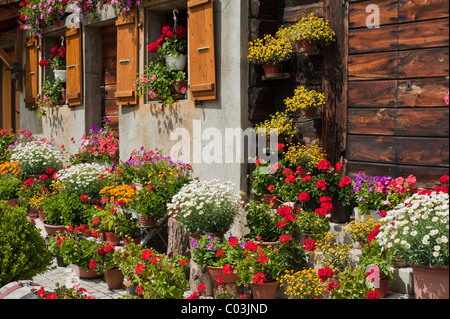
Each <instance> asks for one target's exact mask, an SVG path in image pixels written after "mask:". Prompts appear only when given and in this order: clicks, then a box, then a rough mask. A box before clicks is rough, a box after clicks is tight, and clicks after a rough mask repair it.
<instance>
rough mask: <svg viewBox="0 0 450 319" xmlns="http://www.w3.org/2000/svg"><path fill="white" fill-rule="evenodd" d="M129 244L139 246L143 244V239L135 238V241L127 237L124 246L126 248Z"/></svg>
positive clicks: (124, 239)
mask: <svg viewBox="0 0 450 319" xmlns="http://www.w3.org/2000/svg"><path fill="white" fill-rule="evenodd" d="M129 243H135V244H136V245H139V244H140V243H141V237H134V238H133V239H128V238H127V237H124V238H123V245H124V246H126V245H128V244H129Z"/></svg>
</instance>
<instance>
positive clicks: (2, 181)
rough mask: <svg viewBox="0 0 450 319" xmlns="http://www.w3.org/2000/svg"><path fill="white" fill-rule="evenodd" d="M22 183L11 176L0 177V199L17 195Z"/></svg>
mask: <svg viewBox="0 0 450 319" xmlns="http://www.w3.org/2000/svg"><path fill="white" fill-rule="evenodd" d="M22 186H24V185H23V183H22V182H21V181H20V179H18V178H16V177H13V176H4V177H2V178H0V200H8V199H14V198H18V197H19V192H20V190H21V189H22Z"/></svg>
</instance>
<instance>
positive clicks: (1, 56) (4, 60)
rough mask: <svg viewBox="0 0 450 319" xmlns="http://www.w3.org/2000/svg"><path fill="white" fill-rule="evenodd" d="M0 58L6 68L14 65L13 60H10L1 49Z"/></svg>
mask: <svg viewBox="0 0 450 319" xmlns="http://www.w3.org/2000/svg"><path fill="white" fill-rule="evenodd" d="M0 58H1V59H2V60H3V62H5V64H6V65H7V66H11V65H12V64H13V63H14V62H13V60H11V58H10V57H9V55H8V54H7V53H6V52H5V50H3V49H2V48H0Z"/></svg>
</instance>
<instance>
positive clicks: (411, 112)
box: [348, 108, 449, 137]
mask: <svg viewBox="0 0 450 319" xmlns="http://www.w3.org/2000/svg"><path fill="white" fill-rule="evenodd" d="M448 113H449V110H448V109H446V108H436V109H434V108H433V109H429V108H427V109H426V108H409V109H408V108H406V109H405V108H400V109H395V108H379V109H373V108H371V109H367V108H353V109H349V111H348V133H349V134H360V135H387V136H393V135H396V136H421V137H448V136H449V116H448Z"/></svg>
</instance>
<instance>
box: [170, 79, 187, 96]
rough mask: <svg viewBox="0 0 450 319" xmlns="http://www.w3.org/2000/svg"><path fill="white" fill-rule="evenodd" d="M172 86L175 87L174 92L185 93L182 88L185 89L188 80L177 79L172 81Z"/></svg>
mask: <svg viewBox="0 0 450 319" xmlns="http://www.w3.org/2000/svg"><path fill="white" fill-rule="evenodd" d="M173 87H174V88H175V92H176V93H179V94H183V96H184V95H185V93H186V91H184V92H183V88H184V89H186V90H187V88H188V81H187V80H178V81H174V82H173Z"/></svg>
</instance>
